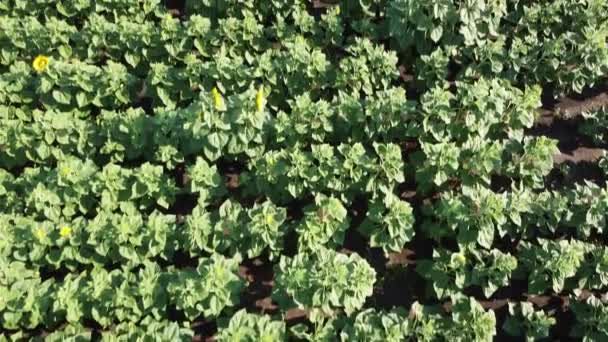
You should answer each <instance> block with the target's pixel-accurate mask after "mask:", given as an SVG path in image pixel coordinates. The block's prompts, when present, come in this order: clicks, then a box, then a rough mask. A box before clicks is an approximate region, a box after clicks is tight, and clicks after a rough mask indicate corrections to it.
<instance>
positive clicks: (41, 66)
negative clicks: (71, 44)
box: [32, 55, 49, 72]
mask: <svg viewBox="0 0 608 342" xmlns="http://www.w3.org/2000/svg"><path fill="white" fill-rule="evenodd" d="M48 65H49V58H48V57H47V56H44V55H38V57H36V58H34V61H33V62H32V67H33V68H34V70H36V71H37V72H43V71H44V70H45V69H46V67H47V66H48Z"/></svg>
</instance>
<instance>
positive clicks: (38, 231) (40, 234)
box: [35, 228, 46, 240]
mask: <svg viewBox="0 0 608 342" xmlns="http://www.w3.org/2000/svg"><path fill="white" fill-rule="evenodd" d="M35 234H36V237H37V238H38V240H42V239H44V237H45V236H46V232H45V231H44V229H42V228H38V229H36V233H35Z"/></svg>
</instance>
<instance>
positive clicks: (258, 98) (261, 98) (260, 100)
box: [255, 86, 266, 112]
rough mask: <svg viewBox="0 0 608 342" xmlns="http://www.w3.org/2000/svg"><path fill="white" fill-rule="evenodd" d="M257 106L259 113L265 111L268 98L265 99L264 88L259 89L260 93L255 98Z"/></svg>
mask: <svg viewBox="0 0 608 342" xmlns="http://www.w3.org/2000/svg"><path fill="white" fill-rule="evenodd" d="M255 106H256V108H257V109H258V112H261V111H263V110H264V107H265V106H266V98H265V97H264V86H260V88H259V89H258V93H257V95H256V97H255Z"/></svg>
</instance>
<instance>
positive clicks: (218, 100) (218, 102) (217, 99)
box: [211, 87, 224, 110]
mask: <svg viewBox="0 0 608 342" xmlns="http://www.w3.org/2000/svg"><path fill="white" fill-rule="evenodd" d="M211 94H213V103H214V104H215V109H217V110H223V109H224V99H223V98H222V95H221V94H220V92H219V90H217V88H216V87H213V89H212V90H211Z"/></svg>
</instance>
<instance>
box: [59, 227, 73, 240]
mask: <svg viewBox="0 0 608 342" xmlns="http://www.w3.org/2000/svg"><path fill="white" fill-rule="evenodd" d="M70 234H72V228H71V227H68V226H63V227H61V229H59V236H61V237H62V238H67V237H68V236H70Z"/></svg>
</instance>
